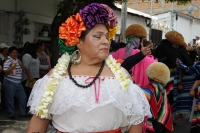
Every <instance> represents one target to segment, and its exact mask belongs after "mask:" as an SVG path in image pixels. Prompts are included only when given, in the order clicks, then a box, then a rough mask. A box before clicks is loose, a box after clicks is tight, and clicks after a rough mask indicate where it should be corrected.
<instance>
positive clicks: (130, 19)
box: [114, 10, 149, 38]
mask: <svg viewBox="0 0 200 133" xmlns="http://www.w3.org/2000/svg"><path fill="white" fill-rule="evenodd" d="M114 12H115V14H116V16H117V20H118V26H119V28H118V31H117V34H120V29H121V11H117V10H114ZM145 20H146V19H145V18H144V17H140V16H133V15H131V14H127V24H126V27H128V26H130V25H131V24H140V25H142V26H143V27H144V28H145V29H146V31H147V34H149V27H147V26H146V22H145ZM148 37H149V35H147V38H148Z"/></svg>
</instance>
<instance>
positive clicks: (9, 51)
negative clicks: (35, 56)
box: [8, 46, 18, 54]
mask: <svg viewBox="0 0 200 133" xmlns="http://www.w3.org/2000/svg"><path fill="white" fill-rule="evenodd" d="M14 50H16V51H17V52H18V49H17V47H15V46H12V47H10V48H9V49H8V53H9V54H10V53H12V51H14Z"/></svg>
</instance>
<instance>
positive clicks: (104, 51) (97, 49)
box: [77, 24, 110, 60]
mask: <svg viewBox="0 0 200 133" xmlns="http://www.w3.org/2000/svg"><path fill="white" fill-rule="evenodd" d="M77 47H78V49H79V50H80V52H81V55H82V56H83V57H86V58H88V59H99V60H105V59H106V58H107V57H108V55H109V49H110V44H109V41H108V29H107V28H106V26H105V25H103V24H97V25H95V27H94V28H93V29H92V30H91V31H90V32H89V33H88V34H87V35H86V36H85V39H84V40H81V41H80V42H79V44H78V45H77Z"/></svg>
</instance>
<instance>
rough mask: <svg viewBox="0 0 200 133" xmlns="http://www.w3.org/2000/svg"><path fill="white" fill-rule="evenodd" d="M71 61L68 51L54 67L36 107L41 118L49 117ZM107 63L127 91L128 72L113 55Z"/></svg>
mask: <svg viewBox="0 0 200 133" xmlns="http://www.w3.org/2000/svg"><path fill="white" fill-rule="evenodd" d="M69 62H70V55H69V54H68V53H65V54H63V55H62V57H61V58H60V59H59V60H58V63H57V65H56V66H55V68H54V69H53V73H52V75H51V78H52V79H51V80H49V81H48V82H47V84H46V85H45V87H44V88H45V92H44V94H43V95H42V99H41V102H40V104H39V105H38V106H37V107H36V108H35V112H36V116H39V117H40V118H46V119H47V118H48V112H49V110H48V108H49V106H50V104H51V103H52V100H53V95H54V92H55V91H56V89H57V86H58V84H59V81H60V80H61V79H62V75H63V74H64V73H65V72H66V70H67V67H68V65H69ZM106 64H107V65H108V67H109V68H110V69H111V71H112V72H113V73H114V75H115V78H116V79H117V80H119V82H120V85H121V86H122V89H123V90H125V91H126V90H127V89H128V87H129V85H130V83H131V80H130V79H129V78H128V74H127V73H126V72H125V70H124V69H122V68H121V67H120V64H119V63H117V61H116V60H115V59H114V58H113V57H112V56H111V55H110V56H109V57H108V58H107V59H106Z"/></svg>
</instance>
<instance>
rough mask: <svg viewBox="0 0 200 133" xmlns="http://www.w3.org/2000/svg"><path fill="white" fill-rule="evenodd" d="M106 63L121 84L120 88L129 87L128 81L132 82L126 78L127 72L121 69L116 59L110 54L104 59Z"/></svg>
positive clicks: (125, 88)
mask: <svg viewBox="0 0 200 133" xmlns="http://www.w3.org/2000/svg"><path fill="white" fill-rule="evenodd" d="M106 64H107V65H108V67H109V68H110V69H111V71H112V72H113V73H114V75H115V78H116V79H117V80H118V81H119V83H120V85H121V86H122V89H123V90H125V91H126V90H127V89H128V87H129V85H130V83H131V82H132V81H131V80H130V79H129V78H128V74H127V72H125V70H124V69H122V67H120V64H119V63H117V61H116V60H115V59H114V58H113V57H112V55H110V56H109V57H108V58H107V59H106Z"/></svg>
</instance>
